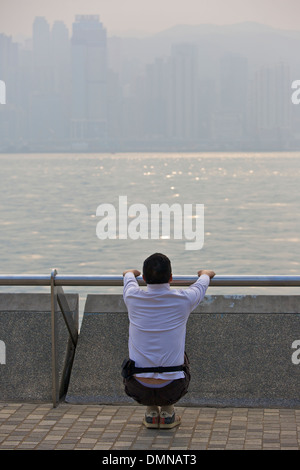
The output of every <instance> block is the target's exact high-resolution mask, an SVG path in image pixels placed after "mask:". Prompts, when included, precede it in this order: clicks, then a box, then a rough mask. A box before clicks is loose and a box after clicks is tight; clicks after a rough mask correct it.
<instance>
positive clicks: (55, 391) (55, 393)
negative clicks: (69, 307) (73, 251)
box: [51, 269, 59, 408]
mask: <svg viewBox="0 0 300 470" xmlns="http://www.w3.org/2000/svg"><path fill="white" fill-rule="evenodd" d="M56 274H57V271H56V269H52V271H51V345H52V403H53V408H56V407H57V405H58V401H59V378H58V351H57V347H58V346H57V337H58V333H57V332H58V327H57V318H56V312H57V292H56V287H55V276H56Z"/></svg>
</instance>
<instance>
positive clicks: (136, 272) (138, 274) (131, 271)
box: [123, 269, 141, 277]
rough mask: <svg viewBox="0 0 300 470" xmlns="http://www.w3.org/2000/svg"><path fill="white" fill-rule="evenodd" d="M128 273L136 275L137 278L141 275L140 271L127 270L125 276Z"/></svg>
mask: <svg viewBox="0 0 300 470" xmlns="http://www.w3.org/2000/svg"><path fill="white" fill-rule="evenodd" d="M127 273H132V274H134V276H135V277H138V276H140V275H141V273H140V271H138V270H137V269H127V271H124V272H123V276H125V274H127Z"/></svg>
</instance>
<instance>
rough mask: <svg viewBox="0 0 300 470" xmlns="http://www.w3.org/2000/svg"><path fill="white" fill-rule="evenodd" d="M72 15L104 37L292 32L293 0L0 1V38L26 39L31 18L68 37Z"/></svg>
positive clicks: (298, 7) (298, 13)
mask: <svg viewBox="0 0 300 470" xmlns="http://www.w3.org/2000/svg"><path fill="white" fill-rule="evenodd" d="M76 14H98V15H100V20H101V22H102V23H103V25H104V26H105V28H106V29H107V33H108V35H110V36H111V35H121V36H122V35H124V36H126V35H128V34H133V35H137V36H138V35H147V34H154V33H157V32H160V31H163V30H165V29H168V28H171V27H172V26H175V25H177V24H186V25H189V24H190V25H196V24H199V25H200V24H216V25H221V24H224V25H225V24H234V23H241V22H245V21H250V22H257V23H261V24H265V25H268V26H273V27H275V28H279V29H288V30H298V31H300V26H299V17H300V2H299V0H151V1H150V0H51V1H49V0H26V1H24V0H0V33H4V34H6V35H9V36H13V37H14V38H16V37H18V36H20V35H21V36H22V35H24V36H27V37H29V36H31V33H32V24H33V21H34V18H35V17H36V16H44V17H45V18H46V19H47V21H48V22H49V23H50V25H52V24H53V22H54V21H55V20H61V21H63V22H64V23H65V24H66V26H67V27H68V29H69V31H71V26H72V23H73V22H74V18H75V15H76Z"/></svg>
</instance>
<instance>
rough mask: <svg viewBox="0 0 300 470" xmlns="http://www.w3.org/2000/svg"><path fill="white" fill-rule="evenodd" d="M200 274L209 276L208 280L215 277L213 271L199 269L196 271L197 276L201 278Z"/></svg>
mask: <svg viewBox="0 0 300 470" xmlns="http://www.w3.org/2000/svg"><path fill="white" fill-rule="evenodd" d="M202 274H207V276H209V277H210V279H212V278H213V277H215V275H216V273H215V272H214V271H209V270H206V269H201V270H200V271H198V276H201V275H202Z"/></svg>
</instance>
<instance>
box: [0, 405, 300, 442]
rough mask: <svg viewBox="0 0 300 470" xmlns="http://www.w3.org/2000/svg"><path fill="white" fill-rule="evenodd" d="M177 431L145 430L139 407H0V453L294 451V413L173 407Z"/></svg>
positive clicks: (297, 419)
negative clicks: (175, 412) (39, 451)
mask: <svg viewBox="0 0 300 470" xmlns="http://www.w3.org/2000/svg"><path fill="white" fill-rule="evenodd" d="M177 411H178V413H179V414H180V415H181V417H182V423H181V425H180V427H178V428H174V429H170V430H159V429H146V428H145V427H144V426H143V425H142V419H143V416H144V407H140V406H138V405H137V406H135V405H132V406H123V405H122V406H108V405H99V406H97V405H70V404H67V403H61V404H60V405H59V406H58V407H57V408H55V409H53V408H52V405H51V404H44V403H42V404H30V403H16V404H9V405H8V404H5V403H0V450H10V449H20V450H21V449H24V450H25V449H28V450H29V449H39V450H52V449H61V450H72V449H76V450H89V449H94V450H147V449H149V450H163V451H167V450H175V451H176V450H202V449H203V450H205V449H206V450H224V449H227V450H229V449H232V450H239V449H244V450H248V449H249V450H250V449H253V450H254V449H265V450H268V449H287V450H293V449H297V450H299V449H300V410H298V409H297V410H290V409H287V410H286V409H252V408H251V409H246V408H241V409H238V408H225V409H217V408H192V407H190V408H189V407H177Z"/></svg>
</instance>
